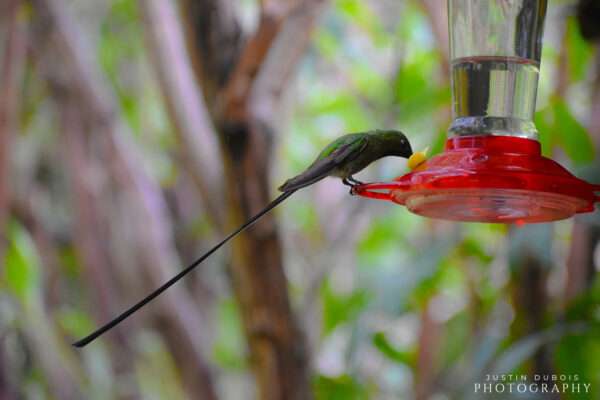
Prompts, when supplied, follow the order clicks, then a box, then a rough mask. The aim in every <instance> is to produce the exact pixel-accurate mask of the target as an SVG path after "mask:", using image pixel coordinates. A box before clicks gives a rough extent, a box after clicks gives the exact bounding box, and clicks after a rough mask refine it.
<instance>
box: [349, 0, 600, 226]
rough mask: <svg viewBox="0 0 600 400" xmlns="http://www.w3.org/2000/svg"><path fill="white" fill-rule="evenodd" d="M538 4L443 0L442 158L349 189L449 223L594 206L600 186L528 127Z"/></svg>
mask: <svg viewBox="0 0 600 400" xmlns="http://www.w3.org/2000/svg"><path fill="white" fill-rule="evenodd" d="M546 7H547V1H546V0H510V1H508V0H490V1H480V0H448V13H449V30H450V53H451V60H452V99H453V107H452V111H453V122H452V124H451V126H450V129H449V139H448V140H447V142H446V147H445V150H444V152H443V153H441V154H438V155H436V156H434V157H432V158H431V159H430V160H428V161H426V162H425V163H424V164H423V165H422V166H420V167H419V168H417V169H416V170H415V171H413V172H411V173H409V174H406V175H404V176H401V177H398V178H396V179H395V180H394V181H392V182H388V183H369V184H365V185H361V186H358V187H356V188H355V190H354V192H355V193H356V194H358V195H361V196H365V197H370V198H375V199H383V200H391V201H393V202H395V203H398V204H401V205H404V206H406V207H407V208H408V209H409V210H410V211H412V212H414V213H416V214H419V215H422V216H425V217H432V218H441V219H449V220H456V221H474V222H500V223H513V222H514V223H529V222H548V221H555V220H560V219H564V218H569V217H571V216H573V215H574V214H577V213H583V212H589V211H593V210H594V205H595V203H596V202H599V201H600V195H598V193H599V191H600V185H592V184H589V183H587V182H585V181H583V180H581V179H578V178H576V177H575V176H573V175H572V174H571V173H570V172H569V171H567V170H566V169H565V168H563V167H562V166H561V165H560V164H558V163H556V162H555V161H553V160H551V159H549V158H546V157H543V156H542V154H541V146H540V143H539V142H538V141H537V137H538V132H537V130H536V127H535V125H534V123H533V115H534V112H535V102H536V94H537V85H538V76H539V65H540V58H541V50H542V32H543V24H544V17H545V15H546Z"/></svg>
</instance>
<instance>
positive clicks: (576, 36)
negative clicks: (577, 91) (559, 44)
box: [566, 17, 592, 82]
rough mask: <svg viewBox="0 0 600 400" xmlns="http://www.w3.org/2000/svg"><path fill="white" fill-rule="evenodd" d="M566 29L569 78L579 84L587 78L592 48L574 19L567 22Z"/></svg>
mask: <svg viewBox="0 0 600 400" xmlns="http://www.w3.org/2000/svg"><path fill="white" fill-rule="evenodd" d="M566 29H567V60H568V69H569V78H570V80H571V81H574V82H577V81H580V80H582V79H583V78H585V73H586V71H587V70H588V66H589V61H590V59H591V56H592V47H591V46H590V45H589V44H588V43H587V42H586V41H585V40H584V39H583V37H582V36H581V32H580V31H579V27H578V26H577V21H576V19H575V18H574V17H570V18H569V19H568V20H567V28H566Z"/></svg>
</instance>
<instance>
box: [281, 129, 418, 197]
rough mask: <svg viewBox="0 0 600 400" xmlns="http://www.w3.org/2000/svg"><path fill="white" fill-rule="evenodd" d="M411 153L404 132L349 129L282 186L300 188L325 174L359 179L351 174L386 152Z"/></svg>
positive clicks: (388, 154) (398, 154)
mask: <svg viewBox="0 0 600 400" xmlns="http://www.w3.org/2000/svg"><path fill="white" fill-rule="evenodd" d="M411 155H412V149H411V147H410V143H409V142H408V139H406V137H405V136H404V135H403V134H402V133H401V132H398V131H389V130H374V131H369V132H360V133H350V134H347V135H344V136H341V137H339V138H337V139H336V140H334V141H333V142H331V143H330V144H328V145H327V146H326V147H325V148H324V149H323V150H322V151H321V152H320V153H319V155H318V156H317V158H316V160H315V161H313V163H312V164H311V165H310V166H309V167H308V168H307V169H306V170H305V171H304V172H302V173H301V174H300V175H297V176H295V177H293V178H291V179H288V180H287V181H286V182H285V183H284V184H283V185H281V186H280V187H279V190H280V191H282V192H286V191H290V190H297V189H300V188H303V187H306V186H308V185H312V184H313V183H315V182H317V181H320V180H321V179H323V178H325V177H326V176H336V177H338V178H342V181H343V182H344V183H345V184H351V183H357V181H356V180H355V179H354V178H353V177H352V175H354V174H356V173H357V172H360V171H362V170H363V169H364V168H365V167H367V166H368V165H369V164H371V163H372V162H373V161H376V160H379V159H380V158H383V157H386V156H398V157H405V158H408V157H410V156H411Z"/></svg>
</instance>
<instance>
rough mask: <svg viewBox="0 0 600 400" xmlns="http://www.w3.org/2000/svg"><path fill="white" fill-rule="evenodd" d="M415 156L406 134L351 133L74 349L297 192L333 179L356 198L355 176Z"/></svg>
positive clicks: (327, 147) (383, 132) (108, 326)
mask: <svg viewBox="0 0 600 400" xmlns="http://www.w3.org/2000/svg"><path fill="white" fill-rule="evenodd" d="M412 155H413V151H412V148H411V145H410V142H409V141H408V139H407V138H406V136H404V134H403V133H402V132H400V131H396V130H379V129H378V130H372V131H368V132H359V133H350V134H347V135H343V136H341V137H339V138H337V139H336V140H334V141H333V142H331V143H330V144H328V145H327V146H326V147H325V148H324V149H323V150H322V151H321V152H320V153H319V155H318V156H317V158H316V159H315V161H313V163H312V164H311V165H310V166H309V167H308V168H307V169H306V170H305V171H304V172H302V173H301V174H299V175H297V176H295V177H293V178H291V179H288V180H287V181H286V182H285V183H284V184H283V185H281V186H280V187H279V191H280V192H282V193H281V194H280V195H279V196H278V197H277V198H276V199H275V200H273V201H271V202H270V203H269V204H268V205H267V206H266V207H265V208H264V209H262V210H261V211H260V212H259V213H257V214H256V215H255V216H253V217H252V218H250V219H249V220H248V221H246V222H245V223H244V224H242V225H241V226H240V227H239V228H237V229H236V230H235V231H233V232H232V233H230V234H229V235H227V236H226V237H225V238H224V239H223V240H221V241H220V242H219V243H217V244H216V245H215V246H214V247H212V248H211V249H210V250H208V251H207V252H206V253H204V254H203V255H202V256H201V257H200V258H198V259H197V260H196V261H194V262H193V263H192V264H190V265H189V266H188V267H186V268H185V269H183V270H181V272H179V273H178V274H177V275H175V276H174V277H173V278H171V279H169V280H168V281H167V282H165V283H164V284H163V285H162V286H160V287H159V288H157V289H155V290H154V291H153V292H152V293H150V294H149V295H148V296H146V297H145V298H143V299H142V300H140V301H139V302H138V303H136V304H134V305H133V306H131V307H130V308H129V309H127V310H125V311H124V312H123V313H121V314H120V315H119V316H117V317H116V318H114V319H113V320H112V321H110V322H108V323H107V324H105V325H104V326H102V327H101V328H98V329H97V330H96V331H94V332H92V333H91V334H89V335H88V336H86V337H84V338H83V339H81V340H78V341H76V342H75V343H73V346H75V347H83V346H85V345H87V344H89V343H91V342H92V341H93V340H95V339H96V338H98V337H99V336H100V335H102V334H103V333H105V332H107V331H109V330H110V329H112V328H114V327H115V326H116V325H118V324H119V323H121V322H123V321H124V320H125V319H127V318H128V317H129V316H131V315H132V314H133V313H135V312H136V311H138V310H139V309H140V308H142V307H143V306H145V305H146V304H148V303H149V302H150V301H152V300H153V299H154V298H156V297H158V296H159V295H160V294H161V293H163V292H164V291H165V290H167V289H168V288H170V287H171V286H173V285H174V284H175V283H176V282H177V281H179V280H180V279H181V278H183V277H184V276H185V275H187V274H188V273H189V272H190V271H192V270H193V269H194V268H196V267H197V266H198V265H199V264H200V263H202V262H203V261H204V260H206V259H207V258H208V257H210V255H212V254H213V253H214V252H215V251H217V250H218V249H219V248H221V246H223V245H224V244H225V243H227V242H228V241H229V240H231V239H233V238H234V237H235V236H237V235H238V234H239V233H240V232H242V231H243V230H245V229H246V228H248V227H249V226H251V225H252V224H254V223H255V222H256V221H258V220H259V219H260V218H261V217H262V216H264V215H265V214H266V213H268V212H269V211H271V210H272V209H274V208H275V207H277V206H278V205H279V204H281V203H282V202H283V201H284V200H285V199H287V198H288V197H290V196H291V195H292V194H294V193H295V192H296V191H297V190H299V189H302V188H304V187H307V186H310V185H312V184H314V183H316V182H318V181H320V180H322V179H324V178H325V177H328V176H333V177H338V178H341V179H342V183H343V184H344V185H347V186H350V187H351V189H350V193H351V194H352V193H353V191H352V188H353V187H354V186H356V185H361V184H362V182H360V181H358V180H356V179H354V177H353V175H354V174H356V173H358V172H360V171H361V170H363V169H364V168H365V167H367V166H368V165H369V164H371V163H372V162H374V161H377V160H379V159H380V158H383V157H387V156H397V157H403V158H409V157H411V156H412Z"/></svg>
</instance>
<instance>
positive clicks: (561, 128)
mask: <svg viewBox="0 0 600 400" xmlns="http://www.w3.org/2000/svg"><path fill="white" fill-rule="evenodd" d="M554 112H555V122H556V134H557V135H558V138H559V140H560V144H561V147H562V148H563V149H564V151H565V153H567V155H568V156H569V158H571V160H573V162H575V163H576V164H585V163H588V162H591V161H593V160H594V143H593V142H592V139H591V138H590V136H589V135H588V133H587V131H586V130H585V128H584V127H583V125H581V124H580V123H579V121H577V120H576V119H575V117H574V116H573V114H571V112H570V111H569V108H568V107H567V105H566V104H565V102H564V101H562V100H556V102H555V105H554Z"/></svg>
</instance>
